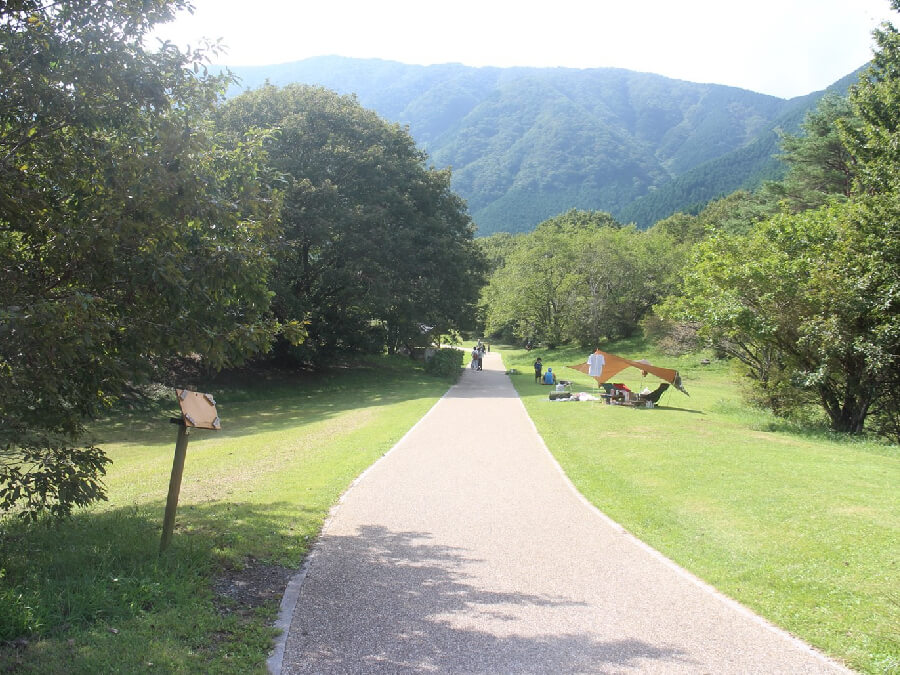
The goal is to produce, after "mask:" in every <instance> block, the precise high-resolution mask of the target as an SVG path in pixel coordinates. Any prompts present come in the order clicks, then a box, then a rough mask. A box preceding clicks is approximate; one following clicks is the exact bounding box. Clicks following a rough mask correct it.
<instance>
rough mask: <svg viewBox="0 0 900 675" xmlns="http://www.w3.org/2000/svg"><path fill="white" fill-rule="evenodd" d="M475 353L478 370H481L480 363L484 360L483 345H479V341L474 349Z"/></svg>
mask: <svg viewBox="0 0 900 675" xmlns="http://www.w3.org/2000/svg"><path fill="white" fill-rule="evenodd" d="M475 353H476V354H478V370H481V366H482V361H483V360H484V345H483V344H481V341H480V340H479V341H478V347H476V348H475Z"/></svg>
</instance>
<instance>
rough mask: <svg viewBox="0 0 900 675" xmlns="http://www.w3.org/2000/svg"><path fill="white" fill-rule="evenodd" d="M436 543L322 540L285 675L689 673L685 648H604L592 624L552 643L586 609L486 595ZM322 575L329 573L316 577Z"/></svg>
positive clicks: (468, 561)
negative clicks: (551, 628)
mask: <svg viewBox="0 0 900 675" xmlns="http://www.w3.org/2000/svg"><path fill="white" fill-rule="evenodd" d="M430 539H431V537H430V535H428V534H425V533H419V532H393V531H390V530H388V529H387V528H384V527H381V526H365V527H362V528H360V530H359V531H358V533H357V534H356V535H355V536H331V535H326V536H324V537H323V538H322V540H321V541H320V545H319V550H318V552H317V553H316V555H315V558H314V559H313V561H312V562H311V567H310V575H309V576H308V577H307V581H306V583H305V585H304V588H303V592H302V594H301V599H300V604H301V606H304V605H305V608H304V610H303V611H302V616H299V615H298V617H296V618H295V620H294V625H293V626H292V629H291V633H292V639H291V640H290V642H289V644H288V652H289V653H291V655H292V658H289V659H287V660H286V663H285V668H284V671H283V672H285V673H338V672H339V673H354V672H360V673H361V672H365V673H373V672H392V673H394V672H435V671H436V672H466V673H476V672H477V673H488V672H490V673H512V672H515V673H549V672H585V673H588V672H591V673H598V672H600V673H602V672H610V671H615V670H617V669H619V668H623V667H629V666H630V667H639V666H640V665H641V664H644V665H646V663H647V660H651V661H660V662H662V663H657V664H656V667H655V668H654V670H662V669H664V666H663V664H665V663H669V664H672V665H674V664H676V663H679V664H684V662H685V661H684V658H683V652H681V651H680V650H678V649H673V648H669V647H666V646H660V645H654V644H649V643H647V642H644V641H641V640H636V639H629V638H627V637H626V636H623V637H622V639H618V640H609V641H603V640H598V639H596V638H594V637H592V636H591V635H590V634H589V631H590V628H591V626H589V625H576V626H575V628H574V629H573V630H572V632H571V633H564V634H547V633H545V632H542V630H544V629H545V626H546V625H549V624H550V623H551V622H549V621H547V622H544V621H542V617H543V618H548V617H549V615H550V614H554V613H558V612H571V611H572V610H573V609H574V610H575V611H576V612H579V611H580V612H583V611H585V605H584V603H581V602H577V601H573V600H571V599H569V598H564V597H551V596H547V595H532V594H528V593H519V592H505V591H499V590H491V589H489V588H484V587H480V586H479V585H478V582H479V579H478V578H477V574H476V571H475V570H477V567H478V565H479V563H480V562H481V561H478V560H474V559H473V558H471V557H470V556H468V555H467V552H466V551H465V550H464V549H460V548H452V547H448V546H440V545H434V544H432V543H429V540H430ZM319 565H328V566H329V567H330V573H328V574H315V573H314V572H315V570H316V568H317V567H318V566H319ZM337 608H340V609H337ZM291 643H292V644H291ZM676 669H677V666H676Z"/></svg>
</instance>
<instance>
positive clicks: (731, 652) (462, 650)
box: [269, 354, 848, 675]
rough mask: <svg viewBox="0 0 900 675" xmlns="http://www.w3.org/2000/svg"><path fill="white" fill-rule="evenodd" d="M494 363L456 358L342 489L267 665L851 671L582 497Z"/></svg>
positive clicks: (389, 669)
mask: <svg viewBox="0 0 900 675" xmlns="http://www.w3.org/2000/svg"><path fill="white" fill-rule="evenodd" d="M502 368H503V366H502V364H501V362H500V358H499V355H497V354H487V355H486V358H485V370H484V371H482V372H474V371H471V370H468V369H467V370H466V371H465V373H464V374H463V377H462V378H461V380H460V383H459V384H458V385H456V386H454V387H453V388H452V389H451V390H450V391H449V392H448V394H447V395H446V396H445V397H444V398H443V399H442V400H441V401H440V402H439V403H438V404H437V405H436V406H435V407H434V408H432V410H431V411H430V412H429V413H428V414H427V415H426V416H425V417H424V418H423V419H422V420H421V421H420V422H419V424H418V425H417V426H416V427H414V428H413V429H412V430H411V431H410V433H409V434H407V436H406V437H405V438H404V439H403V440H401V441H400V443H398V444H397V446H395V447H394V449H393V450H392V451H391V452H390V453H388V454H387V455H386V456H385V457H384V458H382V459H381V460H379V461H378V462H377V463H376V464H375V465H374V466H373V467H372V468H371V469H369V471H367V472H366V473H365V474H364V475H363V476H362V477H361V479H360V480H359V481H357V483H356V484H355V485H354V486H353V487H352V489H351V490H349V491H348V492H347V494H346V495H345V496H344V498H343V499H342V501H341V503H340V504H339V505H338V507H337V508H336V509H335V511H334V512H333V513H332V516H331V518H330V519H329V521H328V523H327V524H326V526H325V530H324V532H323V534H322V536H321V538H320V540H319V542H318V543H317V544H316V546H315V548H314V550H313V552H312V553H311V554H310V556H309V558H308V559H307V563H306V565H305V567H304V569H303V570H302V571H301V573H300V575H298V577H297V578H296V579H295V580H294V581H293V582H292V584H291V586H290V587H289V588H288V593H287V594H286V595H285V601H284V603H283V604H282V615H283V619H282V621H283V623H284V627H285V628H287V627H288V625H289V630H287V631H286V635H285V636H284V637H283V638H282V642H281V643H280V644H279V645H278V647H277V648H276V650H275V652H274V653H273V655H272V658H271V659H270V660H269V669H270V671H271V672H275V673H279V672H280V673H406V672H409V673H412V672H416V673H418V672H422V673H430V672H436V673H443V672H449V673H633V672H640V673H667V674H668V673H715V674H720V673H765V674H767V675H768V674H773V673H791V674H797V673H841V672H844V673H846V672H848V671H846V670H844V669H842V668H841V667H840V666H838V665H837V664H835V663H833V662H831V661H829V660H827V659H825V658H824V657H822V656H821V655H819V654H818V653H817V652H814V651H813V650H812V649H810V648H809V647H807V646H806V645H804V644H803V643H801V642H799V641H797V640H795V639H793V638H791V637H790V636H788V635H787V634H786V633H784V632H783V631H780V630H778V629H776V628H773V627H771V626H770V625H768V624H767V623H766V622H764V621H763V620H761V619H760V618H758V617H757V616H755V615H754V614H752V613H751V612H749V611H748V610H746V609H744V608H743V607H741V606H739V605H737V604H736V603H734V602H732V601H730V600H728V599H727V598H724V597H723V596H722V595H720V594H718V593H716V592H715V591H714V590H712V589H711V588H709V587H708V586H706V585H704V584H703V583H701V582H699V581H698V580H696V579H695V578H694V577H692V576H691V575H689V574H688V573H686V572H685V571H683V570H681V569H680V568H678V567H677V566H676V565H674V564H673V563H671V562H670V561H668V560H667V559H665V558H663V557H662V556H661V555H659V554H658V553H656V552H655V551H653V550H652V549H650V548H649V547H647V546H645V545H644V544H642V543H641V542H639V541H637V540H636V539H635V538H634V537H632V536H631V535H629V534H627V533H626V532H625V531H624V530H623V529H622V527H621V526H618V525H616V524H615V523H613V522H612V521H610V520H609V519H608V518H606V517H605V516H604V515H602V514H601V513H599V512H598V511H597V510H596V509H594V508H593V507H591V506H590V505H589V504H588V503H587V502H586V501H585V500H584V499H583V498H582V497H581V496H580V495H579V494H578V493H577V492H576V491H575V489H574V488H573V487H572V485H571V483H570V482H569V481H568V479H567V478H566V477H565V476H564V475H563V474H562V471H561V470H560V469H559V466H558V465H557V464H556V462H555V460H554V459H553V458H552V456H551V455H550V453H549V452H548V451H547V449H546V447H545V446H544V444H543V442H542V441H541V439H540V437H539V436H538V434H537V432H536V430H535V428H534V425H533V424H532V422H531V420H530V419H529V417H528V416H527V414H526V412H525V409H524V407H523V406H522V404H521V402H520V401H519V399H518V396H517V395H516V392H515V390H514V389H513V387H512V384H511V383H510V381H509V378H508V377H507V376H506V375H505V374H504V372H503V369H502ZM560 405H562V404H560ZM569 405H577V404H569Z"/></svg>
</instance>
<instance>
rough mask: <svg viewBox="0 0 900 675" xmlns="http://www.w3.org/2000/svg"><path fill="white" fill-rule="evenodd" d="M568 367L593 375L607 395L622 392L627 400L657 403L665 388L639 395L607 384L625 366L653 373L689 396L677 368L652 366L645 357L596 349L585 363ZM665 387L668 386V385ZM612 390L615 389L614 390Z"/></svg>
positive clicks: (615, 385)
mask: <svg viewBox="0 0 900 675" xmlns="http://www.w3.org/2000/svg"><path fill="white" fill-rule="evenodd" d="M569 368H572V369H573V370H577V371H579V372H582V373H585V374H586V375H590V376H591V377H593V378H594V379H595V380H597V384H598V386H600V387H603V388H604V389H606V393H607V395H609V396H615V395H616V393H618V392H622V394H623V396H622V398H623V399H627V400H628V401H631V400H632V399H641V400H645V401H646V400H650V401H652V402H653V403H657V402H658V401H659V397H660V396H661V395H662V393H663V392H664V391H665V388H663V389H659V388H657V390H656V391H653V392H652V393H651V394H649V395H648V396H643V397H641V396H640V395H635V394H633V393H632V392H631V391H629V390H628V388H627V387H625V385H623V384H620V383H614V384H613V385H611V386H608V384H607V383H608V382H609V380H610V379H611V378H613V377H615V376H616V375H618V374H619V373H621V372H622V371H623V370H625V369H626V368H637V369H638V370H640V371H641V374H642V375H646V374H647V373H650V374H651V375H655V376H656V377H658V378H659V379H661V380H664V381H665V382H666V383H668V384H671V385H672V386H674V387H675V388H676V389H677V390H678V391H680V392H681V393H683V394H685V395H686V396H690V394H688V393H687V391H685V389H684V386H683V385H682V384H681V375H679V374H678V371H677V370H673V369H671V368H661V367H659V366H654V365H653V364H652V363H650V362H649V361H647V360H646V359H640V360H638V361H635V360H633V359H626V358H625V357H623V356H616V355H615V354H609V353H607V352H603V351H600V350H599V349H598V350H597V351H595V352H594V353H593V354H591V355H590V356H589V357H588V361H587V362H586V363H579V364H576V365H574V366H569ZM666 388H668V386H667V387H666ZM613 390H615V392H614V391H613ZM648 397H650V398H648Z"/></svg>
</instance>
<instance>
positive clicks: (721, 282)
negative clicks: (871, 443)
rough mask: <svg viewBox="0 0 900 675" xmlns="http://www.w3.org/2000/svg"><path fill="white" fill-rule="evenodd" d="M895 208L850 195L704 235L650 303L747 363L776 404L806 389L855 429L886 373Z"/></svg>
mask: <svg viewBox="0 0 900 675" xmlns="http://www.w3.org/2000/svg"><path fill="white" fill-rule="evenodd" d="M898 216H900V208H898V204H897V203H896V201H895V200H893V199H881V200H865V201H862V200H860V201H850V202H846V203H839V204H833V205H830V206H826V207H823V208H820V209H817V210H810V211H806V212H803V213H800V214H793V215H791V214H783V215H780V216H776V217H775V218H772V219H770V220H768V221H765V222H764V223H762V224H760V225H759V226H758V227H756V228H755V229H754V230H753V231H751V232H750V233H749V234H748V235H746V236H740V235H726V234H721V235H717V236H714V237H712V238H710V239H709V240H707V241H705V242H703V243H701V244H700V245H699V246H698V247H697V252H696V257H695V259H694V261H693V263H692V264H691V265H690V266H689V268H688V269H687V271H686V272H685V275H684V288H683V294H682V296H681V297H678V298H671V299H669V300H668V301H667V302H666V303H665V304H664V305H663V306H662V307H661V309H660V311H661V313H662V314H663V315H664V316H669V317H671V318H674V319H678V320H682V321H691V322H696V323H697V324H698V325H699V326H700V329H699V332H700V335H701V337H703V338H705V339H708V340H710V341H712V342H713V343H715V344H716V345H718V346H719V347H720V348H721V349H723V350H725V351H726V352H727V353H729V354H730V355H732V356H734V357H736V358H738V359H739V360H741V361H742V362H743V363H744V364H746V365H747V367H748V369H749V372H750V374H751V376H752V377H753V378H754V379H755V380H756V382H757V383H758V386H759V387H760V389H761V391H762V393H763V395H764V397H765V398H766V399H767V400H768V402H769V403H770V405H772V407H773V408H774V409H775V410H776V412H785V408H786V405H785V404H786V403H787V404H790V403H792V402H801V403H802V402H803V401H806V400H809V397H810V396H814V397H815V398H816V400H818V402H819V403H820V405H821V406H822V408H823V410H824V411H825V413H826V414H827V415H828V418H829V420H830V423H831V427H832V428H833V429H835V430H837V431H846V432H853V433H856V432H860V431H862V429H863V426H864V423H865V420H866V417H867V415H868V414H869V411H870V409H871V407H872V405H873V404H874V403H875V402H876V401H877V400H878V399H879V397H881V396H883V395H884V394H886V393H888V392H889V391H890V387H891V384H890V382H891V380H892V373H894V372H895V371H896V365H897V353H898V352H897V348H898V336H900V313H898V311H897V309H898V300H900V284H898V283H897V269H898V263H900V260H898V244H897V241H898V234H900V232H898V231H897V230H898V228H897V225H896V223H897V222H898ZM885 224H888V225H887V228H888V229H887V230H885Z"/></svg>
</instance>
